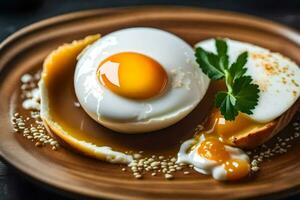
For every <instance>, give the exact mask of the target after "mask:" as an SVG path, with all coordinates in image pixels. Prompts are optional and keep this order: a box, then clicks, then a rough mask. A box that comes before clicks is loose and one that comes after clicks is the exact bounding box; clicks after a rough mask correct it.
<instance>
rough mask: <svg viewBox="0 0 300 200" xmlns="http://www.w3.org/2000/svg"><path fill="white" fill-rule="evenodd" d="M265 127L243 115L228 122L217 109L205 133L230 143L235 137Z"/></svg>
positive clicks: (208, 122) (207, 124)
mask: <svg viewBox="0 0 300 200" xmlns="http://www.w3.org/2000/svg"><path fill="white" fill-rule="evenodd" d="M263 125H264V124H261V123H258V122H256V121H254V120H252V119H250V118H249V117H248V116H246V115H244V114H242V113H240V114H239V115H238V116H237V117H236V118H235V120H234V121H226V120H225V118H224V117H223V115H222V114H221V112H220V111H219V110H218V109H215V110H214V111H213V113H212V115H211V117H210V119H209V120H208V121H207V123H206V124H205V125H204V127H205V129H204V131H203V133H204V134H209V135H210V136H215V137H217V138H219V139H220V140H221V141H224V142H226V143H230V141H232V140H233V138H234V137H236V136H238V135H241V134H243V133H248V132H249V131H251V130H253V129H255V128H259V127H262V126H263Z"/></svg>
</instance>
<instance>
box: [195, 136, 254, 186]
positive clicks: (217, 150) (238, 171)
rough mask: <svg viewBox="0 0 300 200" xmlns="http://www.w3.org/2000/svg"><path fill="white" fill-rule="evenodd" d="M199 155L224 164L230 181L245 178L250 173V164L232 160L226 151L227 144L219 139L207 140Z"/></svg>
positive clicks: (211, 138)
mask: <svg viewBox="0 0 300 200" xmlns="http://www.w3.org/2000/svg"><path fill="white" fill-rule="evenodd" d="M197 153H198V155H200V156H201V157H204V158H206V159H208V160H213V161H216V162H217V163H219V164H222V165H223V167H224V170H225V171H226V177H227V179H228V180H237V179H240V178H243V177H245V176H247V175H248V174H249V172H250V165H249V163H248V162H247V161H246V160H240V159H233V158H231V157H230V154H229V152H228V151H226V148H225V144H224V143H222V142H221V141H219V140H218V139H217V138H213V137H208V138H206V139H205V140H204V141H202V142H201V144H200V146H199V147H198V149H197Z"/></svg>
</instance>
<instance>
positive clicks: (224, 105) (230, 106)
mask: <svg viewBox="0 0 300 200" xmlns="http://www.w3.org/2000/svg"><path fill="white" fill-rule="evenodd" d="M215 103H216V106H217V107H218V108H220V111H221V114H222V115H223V116H224V118H225V120H234V119H235V117H236V116H237V115H238V113H239V112H238V110H237V108H236V99H235V97H233V96H232V95H230V94H228V93H227V92H219V93H218V94H217V95H216V101H215Z"/></svg>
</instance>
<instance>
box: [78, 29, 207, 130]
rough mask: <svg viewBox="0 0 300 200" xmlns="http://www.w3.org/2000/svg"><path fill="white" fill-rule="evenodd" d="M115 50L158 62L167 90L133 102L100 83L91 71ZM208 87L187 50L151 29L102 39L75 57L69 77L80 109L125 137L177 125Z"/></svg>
mask: <svg viewBox="0 0 300 200" xmlns="http://www.w3.org/2000/svg"><path fill="white" fill-rule="evenodd" d="M119 52H136V53H141V54H144V55H146V56H149V57H151V58H153V59H154V60H156V61H157V62H159V63H160V64H161V66H162V67H163V68H164V69H165V71H166V72H167V75H168V80H169V81H168V86H167V91H166V92H165V93H164V94H162V95H160V96H157V97H154V98H151V99H147V100H134V99H128V98H124V97H121V96H119V95H117V94H115V93H113V92H111V91H110V90H109V89H107V88H105V87H104V86H103V85H101V83H99V81H98V78H97V73H96V72H97V69H98V66H99V64H100V63H101V61H103V60H104V59H105V58H107V57H109V56H111V55H113V54H116V53H119ZM145 76H146V74H145ZM137 84H138V83H137ZM208 85H209V79H208V77H207V76H206V75H204V74H203V73H202V72H201V70H200V69H199V67H198V66H197V64H196V62H195V57H194V50H193V49H192V47H190V46H189V45H188V44H187V43H186V42H184V41H183V40H182V39H180V38H179V37H177V36H175V35H173V34H171V33H168V32H166V31H162V30H159V29H154V28H129V29H123V30H120V31H116V32H113V33H110V34H108V35H106V36H104V37H103V38H101V39H100V40H98V41H96V42H95V43H94V44H93V45H91V46H90V47H89V48H88V49H86V50H85V51H84V52H83V53H82V54H81V55H80V58H79V60H78V63H77V66H76V71H75V76H74V86H75V92H76V95H77V98H78V100H79V102H80V104H81V106H82V107H83V109H84V110H85V111H86V112H87V113H88V114H89V115H90V116H91V117H92V118H93V119H94V120H96V121H97V122H99V123H100V124H102V125H104V126H106V127H108V128H110V129H112V130H115V131H118V132H125V133H140V132H148V131H154V130H158V129H162V128H165V127H168V126H170V125H172V124H174V123H176V122H178V121H179V120H181V119H182V118H183V117H185V116H186V115H187V114H188V113H190V112H191V111H192V110H193V109H194V108H195V107H196V106H197V104H198V103H199V102H200V101H201V99H202V98H203V96H204V95H205V93H206V90H207V88H208Z"/></svg>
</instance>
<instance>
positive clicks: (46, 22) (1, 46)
mask: <svg viewBox="0 0 300 200" xmlns="http://www.w3.org/2000/svg"><path fill="white" fill-rule="evenodd" d="M141 9H146V10H150V9H163V10H166V11H167V10H172V9H184V10H190V11H193V12H195V11H196V12H205V13H207V14H210V15H216V14H222V15H226V16H231V17H233V16H239V17H240V19H239V20H241V21H243V20H244V21H249V22H253V23H259V24H262V25H268V26H270V27H271V28H272V29H273V30H275V32H276V33H277V34H280V35H283V34H282V33H281V31H284V32H285V34H284V36H285V38H288V39H289V40H290V41H291V42H294V43H296V44H297V45H299V46H300V32H299V31H298V30H296V29H294V28H291V27H288V26H286V25H283V24H280V23H277V22H274V21H271V20H269V19H265V18H261V17H257V16H253V15H249V14H245V13H239V12H235V11H225V10H218V9H208V8H201V7H192V6H178V5H151V6H149V5H143V6H125V7H124V6H122V7H107V8H97V9H86V10H79V11H75V12H68V13H65V14H60V15H56V16H53V17H50V18H45V19H43V20H40V21H37V22H35V23H32V24H29V25H27V26H24V27H23V28H21V29H19V30H18V31H16V32H14V33H13V34H11V35H9V36H7V37H6V38H5V39H4V40H2V42H1V43H0V53H1V52H2V51H5V48H6V47H7V46H9V45H10V43H13V42H15V41H16V40H17V39H18V38H22V37H23V36H25V35H26V34H30V33H32V32H34V31H38V30H39V29H42V28H44V27H48V26H51V25H55V24H59V23H65V22H67V21H72V20H77V19H80V18H83V17H89V16H93V15H96V14H99V13H103V14H105V13H109V12H112V11H122V10H141ZM287 31H288V33H289V35H288V37H287V36H286V32H287ZM4 68H5V66H4V65H3V66H2V67H1V68H0V73H2V70H3V69H4ZM0 159H2V160H4V162H5V163H6V164H8V165H10V166H12V167H13V168H14V169H16V170H17V171H18V172H20V173H22V174H24V175H26V177H28V179H32V180H33V182H34V183H41V184H42V185H43V186H46V187H48V188H52V189H54V191H55V192H56V191H62V192H63V194H66V193H67V194H79V195H81V196H83V195H84V196H87V197H92V198H97V197H98V198H100V197H102V198H114V199H115V198H118V197H119V196H118V195H117V196H116V195H111V194H109V193H104V192H103V193H102V192H101V193H97V194H91V193H87V192H85V191H82V190H78V189H77V188H76V187H72V186H71V185H63V184H59V185H58V184H57V182H53V181H51V180H49V179H47V178H41V177H39V176H36V175H35V173H33V172H30V170H28V169H27V168H26V167H22V165H20V163H19V162H18V161H15V160H11V159H10V158H9V156H7V155H5V153H3V150H2V146H1V145H0ZM54 183H55V184H54ZM299 193H300V181H299V184H297V185H296V186H294V187H291V188H289V189H283V190H280V191H277V192H275V193H268V194H265V195H263V196H251V197H249V198H258V199H267V198H270V197H272V198H275V199H279V198H282V197H288V196H292V195H296V194H299ZM126 197H128V196H126ZM126 197H125V198H126Z"/></svg>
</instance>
